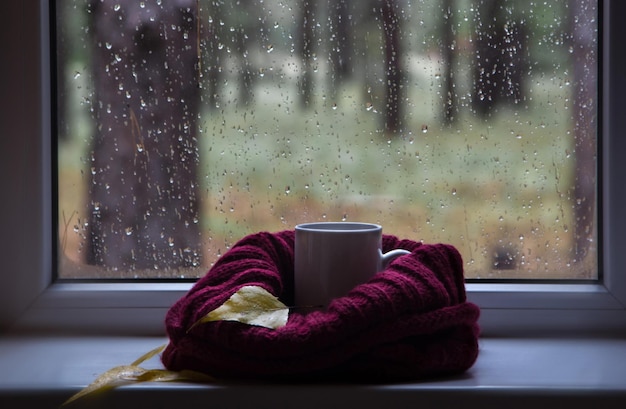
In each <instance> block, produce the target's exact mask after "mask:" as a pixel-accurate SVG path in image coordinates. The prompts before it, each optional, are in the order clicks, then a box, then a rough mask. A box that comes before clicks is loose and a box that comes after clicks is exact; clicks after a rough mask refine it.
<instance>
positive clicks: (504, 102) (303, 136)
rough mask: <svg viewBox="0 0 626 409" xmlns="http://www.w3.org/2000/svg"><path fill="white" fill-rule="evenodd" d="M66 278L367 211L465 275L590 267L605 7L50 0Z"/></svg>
mask: <svg viewBox="0 0 626 409" xmlns="http://www.w3.org/2000/svg"><path fill="white" fill-rule="evenodd" d="M56 12H57V18H56V21H57V26H56V38H57V53H56V55H57V59H58V61H57V67H58V69H57V87H58V89H57V110H58V191H59V207H58V212H59V253H60V257H59V259H60V270H59V276H60V277H61V278H196V277H198V276H201V275H203V274H204V273H205V272H206V269H207V268H208V267H209V266H210V265H211V264H212V263H213V262H215V260H216V259H217V258H218V257H219V256H220V255H221V254H223V253H224V252H226V251H227V250H228V249H229V248H230V246H232V245H233V244H234V243H235V242H236V241H237V240H239V239H240V238H242V237H244V236H245V235H247V234H251V233H255V232H258V231H278V230H283V229H293V228H294V226H295V225H296V224H298V223H301V222H310V221H322V220H327V221H340V220H349V221H367V222H377V223H380V224H382V225H383V231H384V233H386V234H394V235H397V236H400V237H403V238H410V239H413V240H423V241H424V242H431V243H432V242H447V243H451V244H453V245H455V246H456V247H457V248H458V249H459V250H460V251H461V253H462V255H463V258H464V261H465V263H466V276H467V277H468V278H480V279H500V278H504V279H538V278H541V279H554V278H557V279H563V278H564V279H593V278H596V277H597V240H596V237H597V231H596V225H597V224H596V222H595V220H596V214H595V213H596V210H597V209H596V180H597V177H596V159H597V158H596V139H597V138H596V135H597V126H598V124H597V110H598V102H597V101H598V96H597V86H598V68H597V66H598V50H599V41H598V38H599V32H598V30H599V28H598V16H599V9H598V5H597V2H596V1H592V0H583V1H568V0H554V1H549V2H534V1H526V0H477V1H471V0H440V1H426V0H421V1H420V0H364V1H357V0H322V1H312V0H300V1H296V0H292V1H289V0H283V1H274V0H238V1H225V0H145V1H126V2H122V1H119V0H59V1H57V5H56Z"/></svg>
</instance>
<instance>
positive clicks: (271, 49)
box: [267, 44, 274, 53]
mask: <svg viewBox="0 0 626 409" xmlns="http://www.w3.org/2000/svg"><path fill="white" fill-rule="evenodd" d="M272 51H274V46H273V45H271V44H270V45H268V46H267V52H268V53H271V52H272Z"/></svg>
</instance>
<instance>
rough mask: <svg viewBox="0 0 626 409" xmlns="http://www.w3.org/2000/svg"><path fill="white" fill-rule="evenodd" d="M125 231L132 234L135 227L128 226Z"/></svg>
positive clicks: (128, 234)
mask: <svg viewBox="0 0 626 409" xmlns="http://www.w3.org/2000/svg"><path fill="white" fill-rule="evenodd" d="M124 232H125V233H126V235H127V236H130V235H131V234H133V228H132V227H127V228H126V229H125V230H124Z"/></svg>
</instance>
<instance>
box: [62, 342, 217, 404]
mask: <svg viewBox="0 0 626 409" xmlns="http://www.w3.org/2000/svg"><path fill="white" fill-rule="evenodd" d="M165 346H166V345H161V346H159V347H157V348H155V349H153V350H151V351H149V352H147V353H146V354H144V355H142V356H141V357H139V358H138V359H136V360H135V361H134V362H133V363H132V364H131V365H120V366H116V367H114V368H111V369H109V370H108V371H106V372H104V373H103V374H101V375H100V376H98V377H97V378H96V380H95V381H93V382H92V383H91V384H89V385H88V386H87V387H85V388H84V389H82V390H80V391H79V392H78V393H76V394H75V395H73V396H72V397H70V398H69V399H68V400H66V401H65V402H64V403H63V405H62V406H66V405H69V404H70V403H72V402H74V401H76V400H77V399H80V398H83V397H85V396H87V395H95V394H98V393H102V392H105V391H108V390H110V389H113V388H117V387H118V386H124V385H130V384H135V383H140V382H176V381H181V382H185V381H186V382H211V381H215V379H214V378H212V377H210V376H208V375H205V374H203V373H200V372H195V371H189V370H183V371H180V372H176V371H169V370H166V369H144V368H142V367H140V366H139V365H141V363H143V362H144V361H146V360H148V359H150V358H152V357H153V356H155V355H157V354H159V353H160V352H162V351H163V349H164V348H165Z"/></svg>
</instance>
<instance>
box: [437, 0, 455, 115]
mask: <svg viewBox="0 0 626 409" xmlns="http://www.w3.org/2000/svg"><path fill="white" fill-rule="evenodd" d="M452 7H453V0H443V4H442V8H443V21H442V24H441V31H442V33H441V38H442V40H441V41H442V44H441V54H442V60H443V61H442V64H441V65H442V66H443V70H444V74H443V75H442V79H443V91H442V94H443V95H442V97H443V123H444V124H446V125H450V124H452V123H453V122H454V121H455V120H456V119H457V116H456V113H457V112H458V107H457V97H456V89H455V82H454V66H455V65H456V53H457V51H455V48H456V47H455V45H456V38H455V37H456V29H455V28H454V13H453V11H452Z"/></svg>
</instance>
